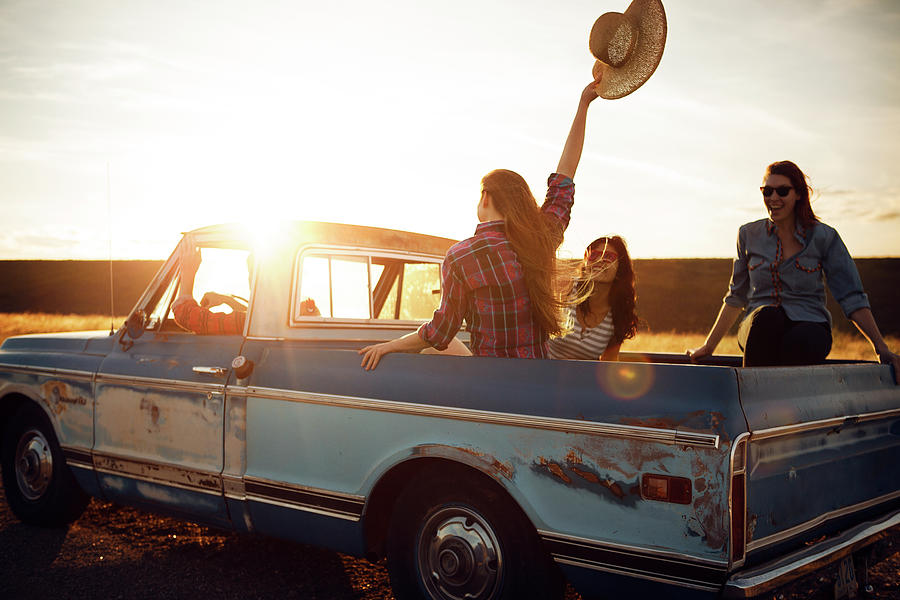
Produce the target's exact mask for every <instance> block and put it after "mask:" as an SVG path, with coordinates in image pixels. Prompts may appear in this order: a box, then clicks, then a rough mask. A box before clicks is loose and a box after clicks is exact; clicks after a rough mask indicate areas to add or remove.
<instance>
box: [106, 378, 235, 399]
mask: <svg viewBox="0 0 900 600" xmlns="http://www.w3.org/2000/svg"><path fill="white" fill-rule="evenodd" d="M95 381H96V383H98V384H103V383H105V384H107V385H127V386H134V385H140V386H145V387H150V388H156V389H163V390H178V391H189V392H207V393H213V394H224V393H225V384H224V383H200V382H192V381H185V380H183V379H158V378H155V377H139V376H136V375H116V374H110V373H98V374H97V378H96V380H95Z"/></svg>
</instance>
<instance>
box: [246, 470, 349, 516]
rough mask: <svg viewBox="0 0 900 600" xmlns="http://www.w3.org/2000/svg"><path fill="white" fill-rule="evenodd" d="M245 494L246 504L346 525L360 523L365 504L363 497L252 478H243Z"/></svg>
mask: <svg viewBox="0 0 900 600" xmlns="http://www.w3.org/2000/svg"><path fill="white" fill-rule="evenodd" d="M260 488H264V489H260ZM244 494H245V496H246V498H247V500H256V501H259V502H265V503H267V504H272V505H275V506H281V507H284V508H293V509H298V510H303V511H306V512H312V513H316V514H320V515H325V516H330V517H337V518H340V519H345V520H348V521H359V520H360V518H361V517H362V512H363V508H364V507H365V503H366V498H365V496H359V495H356V494H347V493H345V492H336V491H331V490H323V489H320V488H313V487H308V486H305V485H296V484H289V483H285V482H280V481H272V480H270V479H264V478H261V477H252V476H251V477H244ZM329 504H332V506H329Z"/></svg>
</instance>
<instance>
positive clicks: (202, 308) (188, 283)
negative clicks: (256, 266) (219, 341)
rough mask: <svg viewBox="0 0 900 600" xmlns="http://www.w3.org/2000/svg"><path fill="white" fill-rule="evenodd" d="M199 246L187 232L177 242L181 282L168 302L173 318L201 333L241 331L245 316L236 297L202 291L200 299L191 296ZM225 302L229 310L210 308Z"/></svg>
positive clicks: (227, 333) (197, 264)
mask: <svg viewBox="0 0 900 600" xmlns="http://www.w3.org/2000/svg"><path fill="white" fill-rule="evenodd" d="M200 262H201V257H200V249H199V248H198V247H197V246H196V245H195V244H194V242H193V240H192V239H191V238H190V236H186V237H185V239H184V241H183V242H182V244H181V282H180V283H179V287H178V297H177V298H176V299H175V301H174V302H173V303H172V314H173V315H174V317H175V322H176V323H177V324H178V325H179V326H180V327H182V328H184V329H187V330H188V331H192V332H194V333H198V334H201V335H241V334H242V333H243V332H244V321H245V320H246V317H247V306H246V305H245V304H243V303H241V302H240V301H239V300H238V299H237V298H236V297H234V296H230V295H226V294H220V293H217V292H206V293H205V294H203V298H201V299H200V303H199V304H197V301H196V300H194V279H195V277H196V276H197V269H199V268H200ZM251 265H252V254H251V255H249V256H248V257H247V271H248V277H249V273H250V271H251V269H252V267H251ZM223 304H224V305H227V306H229V307H230V308H231V312H228V313H223V312H214V311H212V310H211V309H213V308H215V307H217V306H221V305H223Z"/></svg>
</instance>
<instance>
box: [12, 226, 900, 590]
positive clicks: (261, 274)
mask: <svg viewBox="0 0 900 600" xmlns="http://www.w3.org/2000/svg"><path fill="white" fill-rule="evenodd" d="M280 229H281V230H280V231H279V232H270V233H269V234H267V235H264V236H260V237H259V238H256V237H254V236H253V235H250V234H249V233H247V232H246V231H245V230H244V229H243V228H241V227H239V226H213V227H207V228H202V229H198V230H196V231H193V232H191V233H190V234H189V235H190V239H191V240H192V241H191V243H192V244H196V245H197V246H199V247H201V248H202V263H201V267H200V272H199V273H198V274H197V279H196V285H195V288H194V289H195V291H197V290H198V288H199V289H200V290H201V291H203V290H212V289H216V290H217V291H220V292H221V291H230V292H232V293H234V294H235V295H236V296H244V295H246V297H248V298H249V307H248V310H247V313H246V314H247V317H246V319H245V326H244V331H243V332H242V333H241V334H239V335H197V334H194V333H191V332H188V331H185V330H183V329H181V328H180V327H179V326H178V325H177V324H176V323H175V322H174V320H173V317H172V310H171V305H172V302H173V298H174V297H175V296H176V294H177V293H178V282H179V274H180V265H179V257H180V252H178V250H177V249H176V252H174V253H173V254H172V256H171V257H170V258H169V259H168V261H167V262H165V264H164V265H163V266H162V268H161V269H160V270H159V272H158V273H157V275H156V276H155V278H154V279H153V281H152V282H151V283H150V285H149V287H148V288H147V291H146V293H145V294H144V295H143V297H142V298H141V299H140V300H139V302H138V303H137V305H136V306H135V307H134V310H133V311H132V313H131V315H130V316H129V317H128V320H127V322H126V323H125V324H124V325H123V326H122V327H121V328H120V329H119V330H118V331H117V332H115V333H114V334H108V333H102V332H93V333H77V334H49V335H29V336H21V337H13V338H10V339H7V340H6V341H5V343H4V344H3V346H2V348H0V424H2V432H3V435H2V472H3V485H4V487H5V490H6V496H7V501H8V503H9V505H10V507H11V509H12V510H13V512H14V513H15V514H16V515H17V516H18V517H19V518H20V519H21V520H23V521H25V522H28V523H35V524H45V525H52V524H59V523H65V522H68V521H71V520H73V519H75V518H77V516H78V515H79V514H80V512H81V510H83V508H84V506H85V504H86V502H87V499H88V497H89V496H97V497H100V498H106V499H109V500H112V501H115V502H121V503H124V504H130V505H135V506H138V507H144V508H146V509H149V510H154V511H162V512H165V513H168V514H173V515H177V516H182V517H184V518H186V519H191V520H195V521H198V522H203V523H209V524H213V525H216V526H221V527H225V528H233V529H236V530H238V531H256V532H262V533H265V534H270V535H273V536H279V537H282V538H287V539H291V540H296V541H299V542H303V543H307V544H317V545H321V546H324V547H328V548H332V549H334V550H337V551H340V552H344V553H348V554H352V555H357V556H368V557H373V558H379V557H383V556H386V557H387V563H388V569H389V572H390V575H391V582H392V586H393V589H394V593H395V595H396V597H397V598H421V597H424V598H431V599H441V600H450V599H462V598H470V599H479V600H483V599H497V598H554V597H559V596H560V595H561V590H562V584H563V582H564V579H563V576H565V577H566V578H568V580H569V581H570V582H571V583H572V584H573V585H574V586H575V587H576V588H577V589H578V590H579V591H580V592H581V593H582V594H584V595H585V596H586V597H587V596H594V595H604V594H611V595H613V596H615V594H616V593H617V591H620V590H628V592H629V593H632V594H634V593H637V591H636V590H639V589H644V590H646V591H649V592H650V593H661V594H664V595H661V596H659V597H666V598H668V597H675V596H683V597H716V596H725V597H751V596H758V595H760V594H763V593H766V592H768V591H771V590H772V589H774V588H775V587H777V586H779V585H781V584H783V583H785V582H787V581H790V580H791V579H793V578H795V577H797V576H799V575H802V574H806V573H809V572H811V571H812V570H815V569H819V568H822V567H824V566H826V565H832V566H830V567H829V573H835V572H837V571H838V565H839V564H841V565H843V566H844V568H845V569H846V567H847V565H852V561H851V560H850V559H851V558H852V556H853V555H854V554H859V553H860V552H862V551H863V550H864V549H865V548H866V547H868V546H869V545H871V544H872V543H873V542H875V541H877V540H879V539H880V538H881V537H883V536H885V535H886V534H887V532H888V530H890V529H891V528H892V527H894V526H896V525H897V524H898V523H900V388H898V387H897V386H895V385H894V383H893V375H892V373H891V370H890V367H888V366H884V365H879V364H875V363H866V362H855V363H851V362H838V361H833V362H830V363H828V364H826V365H822V366H815V367H799V368H797V367H795V368H740V366H739V362H738V361H737V360H736V357H715V358H713V359H712V360H710V361H709V364H706V365H691V364H684V360H683V358H682V357H678V356H673V355H646V356H642V357H636V356H630V357H629V356H627V355H625V358H626V360H624V361H622V362H617V363H601V362H589V361H553V360H519V359H494V358H471V357H458V356H441V355H426V354H416V355H410V354H392V355H390V356H388V357H386V358H385V359H384V360H383V361H382V363H381V365H380V366H379V367H378V369H377V370H375V371H371V372H368V371H364V370H363V369H362V368H360V357H359V356H358V354H357V350H358V349H359V348H360V347H362V346H363V345H367V344H369V343H372V342H375V341H379V340H387V339H391V338H394V337H396V336H398V335H400V334H402V333H405V332H408V331H412V330H414V329H415V328H416V327H417V326H418V324H419V323H421V322H422V321H423V320H425V319H428V318H430V316H431V313H432V311H433V310H434V309H435V308H436V307H437V305H438V303H439V299H440V264H441V260H442V257H443V256H444V253H445V252H446V250H447V248H448V247H449V246H450V245H451V244H452V242H453V241H452V240H449V239H443V238H437V237H432V236H426V235H419V234H412V233H406V232H399V231H392V230H385V229H376V228H369V227H359V226H350V225H338V224H326V223H306V222H301V223H295V224H286V225H284V226H282V227H281V228H280ZM182 243H185V242H184V241H183V242H182ZM248 274H249V275H250V277H249V278H248ZM248 279H249V280H248ZM223 286H225V287H226V288H227V289H223ZM461 336H462V338H463V340H464V341H465V334H464V333H462V334H461Z"/></svg>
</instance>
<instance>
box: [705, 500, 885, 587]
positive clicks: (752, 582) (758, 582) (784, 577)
mask: <svg viewBox="0 0 900 600" xmlns="http://www.w3.org/2000/svg"><path fill="white" fill-rule="evenodd" d="M896 526H900V510H896V511H894V512H893V513H888V514H887V515H885V516H883V517H881V518H880V519H877V520H874V521H868V522H865V523H860V524H859V525H857V526H856V527H853V528H851V529H847V530H846V531H844V532H842V533H841V534H840V535H838V536H836V537H833V538H829V539H826V540H823V541H821V542H819V543H818V544H814V545H812V546H809V547H807V548H801V549H800V550H797V551H796V552H793V553H791V554H788V555H787V556H782V557H780V558H777V559H775V560H773V561H771V562H768V563H765V564H762V565H758V566H756V567H754V568H752V569H749V570H747V571H743V572H738V573H735V574H733V575H732V576H731V578H730V579H729V580H728V581H727V582H726V584H725V588H724V589H723V596H724V597H726V598H749V597H752V596H759V595H761V594H764V593H766V592H768V591H771V590H773V589H775V588H777V587H780V586H782V585H785V584H786V583H789V582H790V581H792V580H794V579H797V578H799V577H802V576H804V575H806V574H808V573H811V572H813V571H816V570H818V569H821V568H822V567H824V566H827V565H828V564H830V563H833V562H835V561H837V560H840V559H842V558H844V557H845V556H850V555H851V554H852V553H854V552H856V551H857V550H859V549H861V548H864V547H865V546H868V545H869V544H872V543H874V542H877V541H878V540H879V539H881V538H882V537H884V536H886V535H888V533H889V531H888V530H890V529H891V528H893V527H896Z"/></svg>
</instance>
